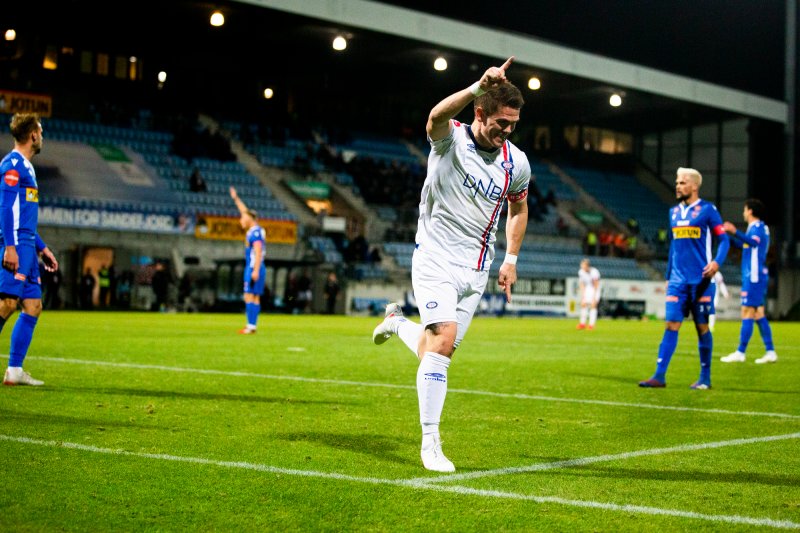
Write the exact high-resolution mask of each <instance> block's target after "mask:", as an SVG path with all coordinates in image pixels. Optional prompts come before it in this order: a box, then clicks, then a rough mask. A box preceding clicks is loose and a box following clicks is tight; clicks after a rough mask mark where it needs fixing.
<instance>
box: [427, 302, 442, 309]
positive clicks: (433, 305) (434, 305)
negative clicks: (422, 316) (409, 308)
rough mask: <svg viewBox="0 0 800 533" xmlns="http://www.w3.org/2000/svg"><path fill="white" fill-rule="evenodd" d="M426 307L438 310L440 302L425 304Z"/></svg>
mask: <svg viewBox="0 0 800 533" xmlns="http://www.w3.org/2000/svg"><path fill="white" fill-rule="evenodd" d="M425 307H427V308H428V309H436V308H437V307H439V303H438V302H428V303H426V304H425Z"/></svg>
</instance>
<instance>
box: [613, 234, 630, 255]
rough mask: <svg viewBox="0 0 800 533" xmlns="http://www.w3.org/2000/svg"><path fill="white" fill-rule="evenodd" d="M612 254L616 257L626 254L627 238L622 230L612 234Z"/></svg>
mask: <svg viewBox="0 0 800 533" xmlns="http://www.w3.org/2000/svg"><path fill="white" fill-rule="evenodd" d="M614 255H615V256H616V257H625V256H626V255H628V238H627V237H626V236H625V234H624V233H622V232H619V233H617V234H616V236H614Z"/></svg>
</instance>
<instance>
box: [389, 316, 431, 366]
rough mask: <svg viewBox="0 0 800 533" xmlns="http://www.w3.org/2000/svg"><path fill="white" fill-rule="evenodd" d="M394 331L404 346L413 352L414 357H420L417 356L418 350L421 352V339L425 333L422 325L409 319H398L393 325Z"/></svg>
mask: <svg viewBox="0 0 800 533" xmlns="http://www.w3.org/2000/svg"><path fill="white" fill-rule="evenodd" d="M392 329H393V330H394V331H395V333H397V336H398V337H400V340H401V341H403V344H405V345H406V346H408V349H409V350H411V353H413V354H414V357H419V355H417V350H419V338H420V337H421V336H422V334H423V332H424V331H425V328H423V327H422V324H417V323H416V322H412V321H410V320H409V319H407V318H403V317H397V318H396V320H395V322H394V324H392Z"/></svg>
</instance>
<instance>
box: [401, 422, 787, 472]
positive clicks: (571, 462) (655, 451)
mask: <svg viewBox="0 0 800 533" xmlns="http://www.w3.org/2000/svg"><path fill="white" fill-rule="evenodd" d="M788 439H800V433H788V434H785V435H773V436H769V437H752V438H747V439H733V440H723V441H717V442H706V443H702V444H682V445H680V446H672V447H669V448H651V449H649V450H639V451H635V452H623V453H616V454H609V455H597V456H594V457H579V458H577V459H567V460H564V461H554V462H551V463H537V464H532V465H526V466H511V467H506V468H496V469H493V470H480V471H475V472H465V473H463V474H449V475H444V476H439V477H434V478H431V477H427V478H415V479H410V480H408V481H409V482H410V483H417V482H419V483H426V484H427V483H447V482H450V481H464V480H467V479H477V478H483V477H489V476H503V475H506V474H522V473H527V472H542V471H545V470H555V469H558V468H570V467H573V466H583V465H588V464H593V463H604V462H609V461H619V460H625V459H632V458H634V457H646V456H649V455H663V454H668V453H677V452H693V451H697V450H711V449H715V448H725V447H728V446H742V445H745V444H756V443H759V442H774V441H779V440H788Z"/></svg>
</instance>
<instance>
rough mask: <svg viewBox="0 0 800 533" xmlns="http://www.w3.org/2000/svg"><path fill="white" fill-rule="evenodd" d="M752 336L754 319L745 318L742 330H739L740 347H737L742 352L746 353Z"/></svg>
mask: <svg viewBox="0 0 800 533" xmlns="http://www.w3.org/2000/svg"><path fill="white" fill-rule="evenodd" d="M752 336H753V319H752V318H743V319H742V330H741V331H740V332H739V348H737V349H738V350H739V351H740V352H742V353H745V352H746V351H747V343H749V342H750V337H752Z"/></svg>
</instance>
